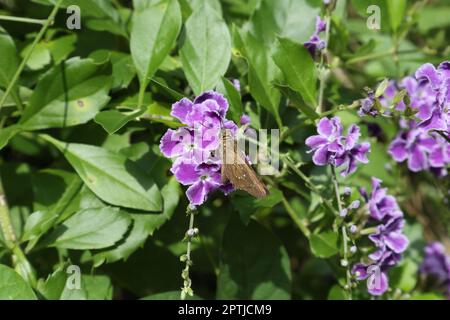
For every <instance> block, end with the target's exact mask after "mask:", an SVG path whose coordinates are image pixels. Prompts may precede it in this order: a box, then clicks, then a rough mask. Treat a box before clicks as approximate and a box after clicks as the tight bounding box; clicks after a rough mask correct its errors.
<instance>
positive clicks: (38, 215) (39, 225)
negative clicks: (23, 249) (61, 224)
mask: <svg viewBox="0 0 450 320" xmlns="http://www.w3.org/2000/svg"><path fill="white" fill-rule="evenodd" d="M55 220H56V216H55V215H54V214H53V212H51V211H44V212H42V211H36V212H34V213H32V214H31V215H30V216H29V217H28V219H27V221H26V223H25V227H24V231H23V235H22V240H24V241H27V240H30V239H33V238H35V237H38V236H40V235H41V234H44V233H45V232H47V230H49V229H50V228H51V227H52V225H53V223H54V221H55Z"/></svg>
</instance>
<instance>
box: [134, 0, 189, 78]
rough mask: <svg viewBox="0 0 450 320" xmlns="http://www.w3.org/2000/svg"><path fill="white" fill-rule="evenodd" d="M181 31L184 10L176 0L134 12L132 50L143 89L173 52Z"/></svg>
mask: <svg viewBox="0 0 450 320" xmlns="http://www.w3.org/2000/svg"><path fill="white" fill-rule="evenodd" d="M180 29H181V11H180V6H179V5H178V2H177V1H176V0H168V1H163V2H161V3H159V4H157V5H153V6H151V7H149V8H147V9H145V10H142V11H137V12H135V15H134V17H133V29H132V31H131V40H130V49H131V56H132V57H133V62H134V65H135V67H136V70H137V73H138V76H139V79H140V82H141V86H142V87H146V86H147V84H148V82H149V81H150V79H151V78H152V77H153V75H154V74H155V72H156V70H158V68H159V67H160V65H161V64H162V63H163V61H164V59H165V58H166V56H167V55H168V54H169V53H170V50H171V49H172V47H173V45H174V44H175V41H176V39H177V36H178V33H179V32H180Z"/></svg>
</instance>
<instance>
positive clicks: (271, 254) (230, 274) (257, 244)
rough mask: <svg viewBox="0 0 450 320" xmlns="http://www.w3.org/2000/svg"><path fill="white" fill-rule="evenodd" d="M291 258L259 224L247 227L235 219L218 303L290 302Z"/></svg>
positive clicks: (229, 233) (223, 253)
mask: <svg viewBox="0 0 450 320" xmlns="http://www.w3.org/2000/svg"><path fill="white" fill-rule="evenodd" d="M290 297H291V270H290V265H289V256H288V254H287V252H286V249H285V248H284V247H283V245H282V244H281V242H280V241H279V240H278V239H277V238H276V237H275V236H274V235H273V234H272V233H271V232H270V231H268V230H266V229H265V228H263V227H261V226H260V225H259V224H258V223H257V222H256V221H251V222H250V223H249V224H248V226H244V225H243V224H242V222H241V221H240V219H239V217H238V216H237V215H232V217H231V220H230V222H229V224H228V226H227V228H226V229H225V233H224V236H223V246H222V250H221V262H220V274H219V277H218V279H217V298H218V299H249V300H250V299H262V300H265V299H269V300H271V299H290Z"/></svg>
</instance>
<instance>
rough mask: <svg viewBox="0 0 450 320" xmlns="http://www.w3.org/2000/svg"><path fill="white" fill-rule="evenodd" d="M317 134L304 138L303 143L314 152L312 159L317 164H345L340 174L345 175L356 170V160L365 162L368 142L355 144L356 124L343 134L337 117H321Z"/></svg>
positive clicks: (357, 133)
mask: <svg viewBox="0 0 450 320" xmlns="http://www.w3.org/2000/svg"><path fill="white" fill-rule="evenodd" d="M317 132H318V133H319V134H318V135H314V136H311V137H309V138H307V139H306V141H305V143H306V145H307V146H309V147H310V148H311V150H310V152H314V154H313V157H312V160H313V162H314V164H315V165H317V166H324V165H327V164H331V165H333V166H335V167H340V166H345V168H344V170H343V171H342V172H341V175H343V176H346V175H348V174H350V173H353V172H354V171H355V170H356V164H357V163H358V162H361V163H367V162H368V159H367V157H366V155H367V153H368V152H369V151H370V144H369V143H367V142H364V143H362V144H357V142H358V139H359V136H360V131H359V127H358V126H357V125H351V126H350V127H349V129H348V135H347V136H343V135H342V133H343V127H342V124H341V120H340V119H339V118H338V117H334V118H331V119H328V118H322V119H320V121H319V123H318V125H317Z"/></svg>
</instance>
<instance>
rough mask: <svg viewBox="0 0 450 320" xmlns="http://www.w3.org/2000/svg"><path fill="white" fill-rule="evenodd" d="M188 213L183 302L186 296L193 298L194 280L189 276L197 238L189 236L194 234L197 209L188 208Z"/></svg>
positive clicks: (182, 290)
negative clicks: (192, 253)
mask: <svg viewBox="0 0 450 320" xmlns="http://www.w3.org/2000/svg"><path fill="white" fill-rule="evenodd" d="M187 213H188V215H189V216H190V217H189V229H188V231H187V232H186V239H187V249H186V255H184V256H183V257H182V258H183V259H182V260H184V261H185V262H186V265H185V267H184V269H183V271H182V273H181V277H182V278H183V288H182V289H181V300H184V299H186V296H187V295H189V296H193V294H194V293H193V291H192V280H191V278H190V275H189V271H190V267H191V266H192V264H193V262H192V259H191V250H192V238H193V237H194V236H195V234H189V232H192V231H193V230H194V216H195V214H196V209H191V208H189V207H188V209H187Z"/></svg>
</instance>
